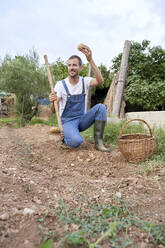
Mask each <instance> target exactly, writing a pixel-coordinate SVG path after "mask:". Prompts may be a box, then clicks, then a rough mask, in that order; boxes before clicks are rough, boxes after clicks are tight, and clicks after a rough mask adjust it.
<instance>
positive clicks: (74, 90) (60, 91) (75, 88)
mask: <svg viewBox="0 0 165 248" xmlns="http://www.w3.org/2000/svg"><path fill="white" fill-rule="evenodd" d="M91 80H92V77H84V87H85V94H86V96H85V112H86V109H87V96H88V90H89V86H90V81H91ZM65 83H66V85H67V87H68V90H69V93H70V94H71V95H78V94H81V93H82V90H83V89H82V77H79V81H78V83H77V84H76V85H72V84H71V83H70V82H69V78H68V77H67V78H65ZM54 91H55V92H57V96H58V97H59V98H60V102H59V113H60V116H62V113H63V111H64V108H65V105H66V101H67V93H66V90H65V88H64V86H63V84H62V81H58V82H57V83H56V85H55V87H54Z"/></svg>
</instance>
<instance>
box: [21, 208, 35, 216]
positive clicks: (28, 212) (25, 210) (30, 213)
mask: <svg viewBox="0 0 165 248" xmlns="http://www.w3.org/2000/svg"><path fill="white" fill-rule="evenodd" d="M23 214H24V215H32V214H34V210H33V209H31V208H25V209H24V211H23Z"/></svg>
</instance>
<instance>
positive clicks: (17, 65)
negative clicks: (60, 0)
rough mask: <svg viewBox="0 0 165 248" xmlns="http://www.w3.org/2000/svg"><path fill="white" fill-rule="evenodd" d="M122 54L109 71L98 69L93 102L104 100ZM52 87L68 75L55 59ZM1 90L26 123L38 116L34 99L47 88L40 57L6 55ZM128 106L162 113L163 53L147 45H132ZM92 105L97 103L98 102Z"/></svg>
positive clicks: (164, 95) (0, 75)
mask: <svg viewBox="0 0 165 248" xmlns="http://www.w3.org/2000/svg"><path fill="white" fill-rule="evenodd" d="M121 57H122V54H121V53H120V54H118V56H116V57H115V58H114V59H113V60H112V66H111V68H107V67H106V66H104V65H103V64H101V65H99V69H100V71H101V73H102V75H103V78H104V83H103V84H101V85H100V86H98V87H97V88H96V89H93V91H92V94H93V96H95V100H96V101H98V100H99V99H101V101H103V100H104V97H105V96H106V93H107V92H108V89H109V87H110V84H111V82H112V79H113V77H114V73H116V72H117V71H118V70H119V68H120V63H121ZM50 70H51V73H52V77H53V82H54V84H55V83H56V82H57V81H59V80H61V79H63V78H66V77H67V75H68V71H67V63H66V62H65V61H63V60H62V59H61V58H58V59H57V60H56V61H55V62H54V63H52V64H51V65H50ZM88 71H89V64H88V63H87V64H83V70H82V71H81V74H80V75H81V76H88ZM0 90H5V91H6V92H10V93H15V94H16V96H17V106H16V108H17V109H16V112H17V114H19V115H21V116H22V117H23V119H24V120H25V121H28V120H30V119H31V118H32V117H33V115H35V114H36V113H37V108H36V111H32V107H33V106H35V105H36V102H35V101H34V100H35V98H34V97H39V98H43V97H48V95H49V92H50V88H49V83H48V77H47V72H46V68H45V65H40V64H39V55H38V54H37V52H36V51H34V50H30V51H29V54H25V55H21V56H15V57H14V58H12V57H11V56H10V55H6V56H5V58H4V59H3V60H2V59H1V64H0ZM125 99H126V102H127V104H130V105H132V106H133V105H134V106H140V108H141V110H161V109H162V110H164V108H165V100H164V99H165V50H164V49H163V48H161V47H160V46H155V47H151V46H150V41H148V40H143V41H142V43H138V42H134V41H132V42H131V49H130V55H129V67H128V77H127V85H126V89H125ZM96 101H95V102H94V104H95V103H97V102H96Z"/></svg>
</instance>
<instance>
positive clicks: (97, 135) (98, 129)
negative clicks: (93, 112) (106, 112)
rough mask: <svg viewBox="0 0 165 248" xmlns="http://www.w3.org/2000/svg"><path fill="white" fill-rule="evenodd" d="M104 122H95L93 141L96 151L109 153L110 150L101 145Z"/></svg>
mask: <svg viewBox="0 0 165 248" xmlns="http://www.w3.org/2000/svg"><path fill="white" fill-rule="evenodd" d="M105 124H106V121H102V120H96V121H95V123H94V140H95V148H96V150H99V151H102V152H110V149H108V148H106V147H105V146H104V145H103V134H104V128H105Z"/></svg>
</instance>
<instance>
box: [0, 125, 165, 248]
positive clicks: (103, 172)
mask: <svg viewBox="0 0 165 248" xmlns="http://www.w3.org/2000/svg"><path fill="white" fill-rule="evenodd" d="M49 128H50V127H48V126H41V125H35V126H31V127H25V128H19V129H15V128H12V127H9V126H4V127H1V128H0V148H1V149H0V199H1V200H0V247H2V248H39V246H40V244H41V243H42V238H43V232H42V231H41V230H40V228H39V219H40V218H41V217H42V216H43V215H44V214H46V213H47V211H50V212H51V209H54V208H55V207H57V206H58V200H59V199H62V200H63V201H64V202H65V203H66V204H68V205H70V206H72V207H73V206H75V207H76V206H77V205H78V204H79V202H80V201H81V198H80V197H75V196H77V195H78V196H80V195H81V196H84V197H85V198H87V199H88V200H89V201H91V202H100V203H102V204H105V203H109V204H111V202H112V199H113V200H114V199H116V198H120V199H123V200H124V201H127V202H129V204H130V205H131V206H132V209H133V211H134V212H135V213H137V212H138V209H140V211H141V215H143V216H147V217H146V220H148V221H153V222H154V223H157V224H161V223H165V190H164V189H165V167H163V166H162V165H161V166H156V167H152V169H151V167H150V170H149V169H143V167H142V166H141V165H135V164H129V163H126V161H125V160H124V158H123V156H122V154H121V153H120V152H119V151H118V150H117V149H116V150H113V151H111V152H110V153H101V152H99V151H96V150H95V149H94V146H93V144H90V143H87V142H84V143H83V144H82V145H81V147H80V148H78V149H71V150H62V149H61V148H60V137H59V135H52V134H49ZM49 225H50V226H51V229H52V230H53V231H54V232H56V234H57V235H56V239H54V245H53V247H54V248H55V247H57V246H56V244H57V243H58V241H59V240H58V237H60V234H61V233H62V232H63V231H64V230H62V227H61V230H60V229H59V226H57V225H56V219H55V217H54V216H52V215H51V216H49ZM64 228H65V227H64ZM69 228H70V229H71V230H72V229H73V230H74V228H75V226H70V227H69ZM76 228H77V227H76ZM131 232H132V234H131ZM129 235H136V236H137V237H136V240H137V246H136V247H139V248H140V247H141V248H145V247H163V245H161V244H160V245H157V246H156V245H153V244H149V240H148V238H147V237H146V236H145V235H144V234H143V235H142V234H141V233H135V230H132V231H131V230H130V233H129ZM61 247H64V245H63V246H61ZM101 247H106V248H107V247H110V246H108V245H107V243H105V244H102V246H101ZM129 247H135V246H129Z"/></svg>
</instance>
